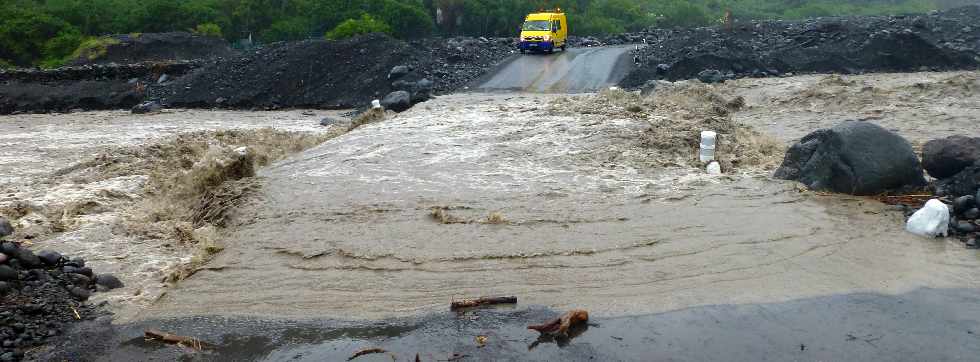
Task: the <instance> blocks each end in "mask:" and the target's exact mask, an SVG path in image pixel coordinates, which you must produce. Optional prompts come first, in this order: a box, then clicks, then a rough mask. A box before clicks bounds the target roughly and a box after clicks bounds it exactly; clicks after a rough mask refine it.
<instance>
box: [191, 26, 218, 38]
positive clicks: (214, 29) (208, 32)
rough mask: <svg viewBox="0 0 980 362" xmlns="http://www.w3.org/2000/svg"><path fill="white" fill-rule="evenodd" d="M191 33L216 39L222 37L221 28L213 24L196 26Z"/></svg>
mask: <svg viewBox="0 0 980 362" xmlns="http://www.w3.org/2000/svg"><path fill="white" fill-rule="evenodd" d="M192 31H193V32H194V34H198V35H204V36H213V37H216V38H220V37H221V36H222V35H221V26H219V25H218V24H215V23H204V24H198V25H197V26H196V27H194V29H193V30H192Z"/></svg>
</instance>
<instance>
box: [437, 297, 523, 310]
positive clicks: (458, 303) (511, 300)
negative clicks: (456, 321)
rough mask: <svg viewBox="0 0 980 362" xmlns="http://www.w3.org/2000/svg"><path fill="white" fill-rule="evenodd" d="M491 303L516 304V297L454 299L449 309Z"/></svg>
mask: <svg viewBox="0 0 980 362" xmlns="http://www.w3.org/2000/svg"><path fill="white" fill-rule="evenodd" d="M493 304H517V297H480V298H476V299H461V300H454V301H452V303H450V304H449V310H457V309H461V308H471V307H479V306H481V305H493Z"/></svg>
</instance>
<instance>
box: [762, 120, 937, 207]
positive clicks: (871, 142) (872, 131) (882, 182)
mask: <svg viewBox="0 0 980 362" xmlns="http://www.w3.org/2000/svg"><path fill="white" fill-rule="evenodd" d="M774 177H776V178H779V179H784V180H797V181H800V182H802V183H803V184H805V185H807V187H809V188H810V189H813V190H829V191H834V192H840V193H847V194H854V195H873V194H878V193H882V192H885V191H889V190H895V189H900V188H903V187H921V186H925V184H926V181H925V178H924V177H923V175H922V167H921V166H920V165H919V158H918V157H917V156H916V155H915V152H914V151H913V150H912V145H910V144H909V143H908V141H906V140H905V139H904V138H902V137H901V136H899V135H897V134H895V133H893V132H891V131H888V130H886V129H884V128H881V127H880V126H878V125H876V124H873V123H869V122H862V121H845V122H842V123H841V124H838V125H836V126H834V127H833V128H830V129H821V130H817V131H815V132H813V133H810V134H808V135H806V136H805V137H803V139H801V140H800V141H799V142H797V143H796V144H794V145H793V146H791V147H790V148H789V150H788V151H787V152H786V157H785V158H784V159H783V163H782V165H780V167H779V169H777V170H776V173H775V174H774Z"/></svg>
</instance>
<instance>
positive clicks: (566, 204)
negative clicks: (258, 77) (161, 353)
mask: <svg viewBox="0 0 980 362" xmlns="http://www.w3.org/2000/svg"><path fill="white" fill-rule="evenodd" d="M554 97H557V96H551V95H479V94H476V95H474V94H465V95H454V96H445V97H441V98H439V99H437V100H434V101H431V102H429V103H426V104H425V105H423V106H421V107H416V108H414V109H413V110H411V111H408V112H406V113H403V114H401V115H399V116H398V117H396V118H394V119H390V120H386V121H384V122H381V123H377V124H372V125H369V126H365V127H362V128H359V129H357V130H355V131H353V132H351V133H349V134H347V135H345V136H343V137H339V138H337V139H334V140H331V141H328V142H326V143H324V144H322V145H320V146H319V147H316V148H314V149H311V150H309V151H307V152H304V153H302V154H300V155H298V156H296V157H293V158H291V159H288V160H286V161H284V162H280V163H278V164H276V165H273V166H272V167H270V168H268V169H266V170H264V171H263V172H262V173H261V176H262V177H264V178H265V179H266V181H265V185H264V189H263V192H262V195H261V197H260V198H257V199H256V200H254V202H253V203H251V204H249V205H248V206H247V207H245V208H244V210H243V211H242V214H241V215H240V217H239V218H238V220H239V223H240V225H238V226H237V227H236V230H235V231H234V232H233V234H231V235H230V236H229V237H228V238H227V249H226V250H225V251H224V252H223V253H221V254H220V255H219V256H218V257H217V258H216V259H215V260H214V261H213V262H212V263H210V264H209V265H208V266H207V267H206V268H205V269H203V270H201V271H199V272H198V273H197V274H196V275H195V276H194V277H192V278H190V279H188V280H186V281H184V282H182V283H181V284H180V285H178V286H177V287H176V288H175V289H173V290H172V291H171V292H170V293H168V295H167V296H165V297H164V298H163V299H162V300H161V301H160V303H157V304H155V305H154V306H152V307H151V308H150V309H148V310H147V311H146V313H145V315H153V316H169V317H179V316H192V315H201V314H214V313H219V314H222V315H242V316H258V317H270V318H271V317H275V318H301V319H302V318H345V319H379V318H386V317H399V316H410V315H416V314H419V313H426V312H432V311H439V310H444V309H445V308H446V305H447V304H448V302H449V300H450V299H452V298H454V297H455V298H459V297H467V296H478V295H518V296H520V300H521V303H522V304H531V305H544V306H547V307H550V308H554V309H557V310H562V309H567V308H573V307H574V308H586V309H588V310H590V312H592V313H593V314H595V315H599V316H611V315H630V314H646V313H657V312H663V311H668V310H673V309H678V308H684V307H689V306H697V305H710V304H729V303H736V304H740V303H763V302H773V301H786V300H791V299H797V298H805V297H814V296H821V295H831V294H842V293H851V292H855V291H871V292H882V293H902V292H906V291H909V290H912V289H915V288H918V287H924V286H928V287H937V288H976V287H978V286H980V280H978V278H977V277H976V276H975V273H973V272H972V271H973V270H975V268H976V267H977V266H980V259H978V257H977V253H976V252H975V251H973V250H966V249H964V248H963V247H962V245H961V244H959V243H958V242H956V241H952V240H950V241H946V240H926V239H922V238H918V237H915V236H913V235H911V234H908V233H906V232H905V231H904V230H903V216H902V214H901V212H900V211H899V210H897V209H896V208H894V207H890V206H886V205H883V204H880V203H877V202H874V201H869V200H867V199H862V198H855V197H847V196H824V195H819V194H814V193H801V192H800V191H799V190H798V189H797V187H796V184H794V183H790V182H780V181H774V180H771V179H770V178H769V177H768V172H767V171H765V170H753V169H744V170H739V171H738V172H736V173H734V174H730V175H726V176H720V177H711V176H707V175H704V174H703V172H701V171H700V170H699V169H692V168H687V167H669V168H663V167H652V166H651V165H652V164H653V163H654V162H655V161H658V160H654V159H653V158H654V157H656V155H654V154H652V153H649V149H647V148H644V147H642V146H641V145H640V140H639V139H638V138H637V137H636V135H637V134H641V133H643V132H644V130H646V129H648V128H650V127H651V125H650V124H649V123H648V122H647V121H645V120H635V119H626V118H623V119H615V118H613V119H608V118H605V117H594V116H588V115H579V116H559V115H554V114H550V113H549V111H548V110H547V108H543V107H542V105H543V104H547V103H548V102H549V101H550V100H552V99H554ZM433 210H436V211H433ZM284 296H288V298H287V297H284Z"/></svg>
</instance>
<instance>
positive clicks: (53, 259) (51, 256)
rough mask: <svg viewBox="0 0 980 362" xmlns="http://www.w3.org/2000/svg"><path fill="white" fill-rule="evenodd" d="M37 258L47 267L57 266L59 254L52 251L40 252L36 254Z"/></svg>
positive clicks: (59, 259) (59, 258)
mask: <svg viewBox="0 0 980 362" xmlns="http://www.w3.org/2000/svg"><path fill="white" fill-rule="evenodd" d="M37 257H38V258H41V261H42V262H44V264H47V265H48V266H55V265H58V262H60V261H61V254H58V252H56V251H52V250H41V251H39V252H38V253H37Z"/></svg>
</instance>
